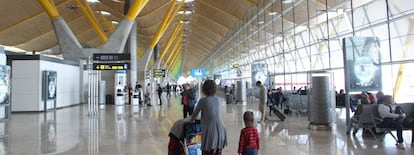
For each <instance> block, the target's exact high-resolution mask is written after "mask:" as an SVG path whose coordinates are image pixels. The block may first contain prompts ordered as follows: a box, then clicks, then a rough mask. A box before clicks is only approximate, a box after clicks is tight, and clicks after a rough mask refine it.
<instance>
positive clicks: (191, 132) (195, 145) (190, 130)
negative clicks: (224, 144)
mask: <svg viewBox="0 0 414 155" xmlns="http://www.w3.org/2000/svg"><path fill="white" fill-rule="evenodd" d="M183 147H184V150H185V154H186V155H201V125H200V120H196V121H195V123H189V124H186V126H185V139H184V144H183Z"/></svg>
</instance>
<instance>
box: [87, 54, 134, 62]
mask: <svg viewBox="0 0 414 155" xmlns="http://www.w3.org/2000/svg"><path fill="white" fill-rule="evenodd" d="M93 60H95V61H125V60H131V55H130V54H129V53H95V54H93Z"/></svg>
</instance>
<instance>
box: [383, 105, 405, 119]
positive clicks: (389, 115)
mask: <svg viewBox="0 0 414 155" xmlns="http://www.w3.org/2000/svg"><path fill="white" fill-rule="evenodd" d="M390 108H391V107H389V106H386V105H385V104H380V105H379V106H378V113H379V115H380V117H381V118H399V117H400V115H399V114H396V113H393V112H391V111H393V110H390ZM403 115H404V116H405V114H403Z"/></svg>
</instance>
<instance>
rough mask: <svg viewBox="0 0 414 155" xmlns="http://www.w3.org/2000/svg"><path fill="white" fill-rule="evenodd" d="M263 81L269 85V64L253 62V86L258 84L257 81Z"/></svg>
mask: <svg viewBox="0 0 414 155" xmlns="http://www.w3.org/2000/svg"><path fill="white" fill-rule="evenodd" d="M257 81H261V82H262V84H263V85H267V84H268V83H269V82H268V79H267V64H265V63H256V64H252V86H253V87H255V86H256V82H257Z"/></svg>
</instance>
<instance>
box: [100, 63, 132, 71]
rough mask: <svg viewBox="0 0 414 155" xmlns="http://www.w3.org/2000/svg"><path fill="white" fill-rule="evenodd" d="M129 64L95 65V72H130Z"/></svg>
mask: <svg viewBox="0 0 414 155" xmlns="http://www.w3.org/2000/svg"><path fill="white" fill-rule="evenodd" d="M129 66H130V64H129V63H93V70H129Z"/></svg>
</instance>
